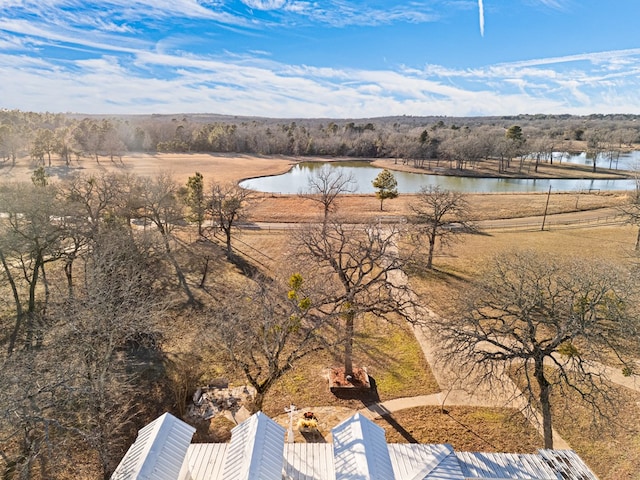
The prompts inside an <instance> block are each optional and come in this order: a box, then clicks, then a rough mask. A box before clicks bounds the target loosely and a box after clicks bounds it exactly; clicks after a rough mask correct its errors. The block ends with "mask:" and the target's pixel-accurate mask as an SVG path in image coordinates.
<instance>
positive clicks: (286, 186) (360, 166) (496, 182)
mask: <svg viewBox="0 0 640 480" xmlns="http://www.w3.org/2000/svg"><path fill="white" fill-rule="evenodd" d="M323 165H330V166H331V168H335V169H338V170H340V172H342V173H343V174H345V175H352V176H353V178H355V180H356V182H357V189H356V191H355V192H354V193H374V192H375V189H374V188H373V185H372V184H371V182H372V181H373V179H374V178H376V176H377V175H378V174H379V173H380V172H381V171H382V169H381V168H378V167H373V166H371V165H370V163H369V162H368V161H364V160H358V161H347V162H301V163H298V164H297V165H295V166H294V167H293V168H292V169H291V170H289V171H288V172H287V173H284V174H282V175H272V176H268V177H259V178H251V179H248V180H244V181H242V182H240V186H241V187H243V188H248V189H250V190H256V191H259V192H266V193H284V194H297V193H301V192H303V191H305V190H307V188H308V179H309V176H310V175H312V174H313V172H314V171H316V170H318V169H320V168H322V166H323ZM393 175H394V176H395V177H396V180H397V181H398V192H400V193H416V192H418V191H419V190H420V187H422V186H423V185H438V186H440V187H441V188H444V189H447V190H452V191H456V192H465V193H509V192H529V193H530V192H546V191H547V190H549V186H551V189H552V190H553V191H556V192H558V191H586V190H631V189H633V188H635V181H634V180H575V179H571V180H568V179H544V180H543V179H530V178H526V179H525V178H475V177H453V176H443V175H427V174H422V173H409V172H399V171H395V170H394V171H393Z"/></svg>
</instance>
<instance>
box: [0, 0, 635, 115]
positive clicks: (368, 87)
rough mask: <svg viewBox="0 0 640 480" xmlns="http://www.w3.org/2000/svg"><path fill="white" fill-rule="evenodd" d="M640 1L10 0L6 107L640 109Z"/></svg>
mask: <svg viewBox="0 0 640 480" xmlns="http://www.w3.org/2000/svg"><path fill="white" fill-rule="evenodd" d="M639 19H640V1H639V0H424V1H408V2H406V1H404V2H403V1H392V0H354V1H347V0H329V1H320V0H318V1H313V0H242V1H228V0H107V1H102V2H97V1H91V0H0V72H1V74H0V75H1V76H0V107H1V108H18V109H21V110H33V111H51V112H81V113H106V114H117V113H220V114H232V115H256V116H263V117H287V118H295V117H331V118H362V117H377V116H385V115H417V116H419V115H447V116H467V115H513V114H520V113H532V114H533V113H571V114H578V115H582V114H591V113H636V114H640V28H639V25H638V22H639Z"/></svg>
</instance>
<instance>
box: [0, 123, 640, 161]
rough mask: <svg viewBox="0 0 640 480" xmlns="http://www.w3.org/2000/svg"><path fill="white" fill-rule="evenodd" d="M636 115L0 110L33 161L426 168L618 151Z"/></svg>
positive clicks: (0, 128)
mask: <svg viewBox="0 0 640 480" xmlns="http://www.w3.org/2000/svg"><path fill="white" fill-rule="evenodd" d="M639 118H640V116H637V115H589V116H582V117H578V116H571V115H517V116H505V117H464V118H462V117H460V118H454V117H412V116H402V117H384V118H372V119H353V120H336V119H295V120H293V119H270V118H254V117H233V116H222V115H205V114H180V115H120V116H102V115H90V116H82V115H77V114H52V113H34V112H22V111H19V110H2V111H0V159H2V160H3V161H4V162H8V161H11V162H15V160H16V158H18V157H21V156H24V155H29V156H30V157H31V158H32V160H33V161H34V162H35V164H41V165H51V164H52V162H64V163H66V164H69V163H70V162H72V161H79V160H80V159H81V158H83V157H84V158H87V157H89V158H93V159H94V160H95V161H96V162H100V161H101V158H102V159H104V158H109V159H110V160H111V161H114V160H115V159H117V158H120V157H122V155H124V154H126V153H132V152H147V153H155V152H180V153H187V152H210V153H240V154H257V155H294V156H345V157H358V158H397V159H402V160H403V161H407V162H413V163H414V164H415V165H416V166H423V165H424V163H425V161H429V160H433V159H437V160H446V161H449V162H450V163H451V166H452V167H454V168H459V169H464V168H467V167H468V166H469V165H474V164H476V163H477V162H479V161H481V160H482V159H487V158H500V159H513V158H516V157H520V158H524V157H526V156H529V157H530V156H531V155H535V156H537V157H539V158H537V159H536V163H537V161H538V160H539V161H552V160H553V159H552V157H551V156H550V152H554V151H555V152H558V151H578V150H579V151H584V150H587V151H588V153H589V152H590V153H591V154H593V155H597V154H603V153H607V152H609V153H610V154H611V155H613V154H616V152H617V154H619V152H620V151H622V150H624V149H628V148H630V147H631V146H632V144H634V143H640V121H638V119H639Z"/></svg>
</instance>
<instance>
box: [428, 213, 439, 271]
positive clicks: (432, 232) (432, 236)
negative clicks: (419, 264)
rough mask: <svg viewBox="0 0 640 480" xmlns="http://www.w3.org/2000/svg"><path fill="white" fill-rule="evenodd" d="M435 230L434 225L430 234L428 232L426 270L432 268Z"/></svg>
mask: <svg viewBox="0 0 640 480" xmlns="http://www.w3.org/2000/svg"><path fill="white" fill-rule="evenodd" d="M436 237H437V235H436V228H435V224H434V227H433V229H432V230H431V232H429V256H428V257H427V268H428V269H429V270H430V269H431V268H433V251H434V250H435V248H436Z"/></svg>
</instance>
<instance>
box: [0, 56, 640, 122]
mask: <svg viewBox="0 0 640 480" xmlns="http://www.w3.org/2000/svg"><path fill="white" fill-rule="evenodd" d="M130 57H131V59H130V60H129V59H128V58H126V57H117V56H115V55H108V56H102V57H97V58H92V59H88V60H81V61H76V62H73V63H69V64H56V63H53V62H48V61H46V60H44V59H34V58H29V57H26V56H23V57H16V56H13V55H0V69H2V71H3V74H4V78H5V80H4V81H3V83H2V84H0V96H2V98H3V99H10V100H9V101H13V102H16V103H14V104H5V105H4V106H6V107H8V108H21V109H25V110H36V111H42V110H48V111H79V112H85V113H153V112H156V113H171V112H178V111H180V112H194V113H197V112H209V113H226V114H236V115H258V116H277V117H344V118H346V117H370V116H384V115H394V114H397V115H402V114H411V115H431V114H440V115H452V116H455V115H502V114H514V113H530V112H532V111H535V112H549V113H577V114H582V113H606V112H613V111H619V112H620V111H624V112H631V113H640V98H639V95H638V94H637V93H636V92H638V91H640V88H639V87H640V80H638V78H639V77H638V75H637V70H636V75H635V76H630V75H623V74H622V73H621V72H610V71H608V72H604V65H594V64H590V63H587V64H586V65H587V66H588V67H589V68H588V69H584V68H574V69H572V70H562V72H558V71H556V70H555V67H556V66H564V65H563V64H562V63H554V62H553V61H552V62H546V61H538V62H533V63H532V62H517V63H514V64H500V65H496V66H488V67H486V68H484V69H474V70H470V69H462V70H454V69H446V68H444V67H441V66H433V65H432V66H429V67H427V68H425V69H424V70H416V69H399V70H362V69H337V68H329V67H327V68H319V67H313V66H305V65H287V64H282V63H278V62H275V61H273V60H269V59H266V58H264V57H263V56H259V57H248V56H238V57H236V58H232V57H225V58H224V59H222V58H214V57H203V56H195V55H190V56H179V55H172V54H170V53H157V52H156V53H154V52H152V51H149V50H146V49H140V50H133V51H131V52H130ZM612 58H619V57H617V56H616V55H612ZM629 58H632V57H629ZM522 65H526V66H522ZM638 69H640V67H638ZM43 71H46V72H47V73H46V75H43V73H42V72H43ZM158 73H161V75H159V74H158ZM160 77H163V78H160ZM105 79H107V80H105ZM605 81H606V82H607V83H606V88H607V91H606V95H594V92H595V91H596V90H594V89H595V88H602V85H603V82H605Z"/></svg>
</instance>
